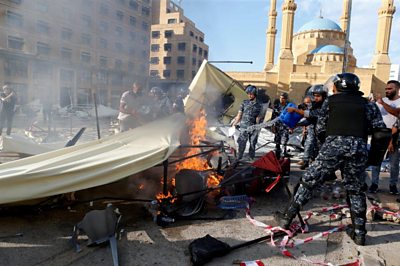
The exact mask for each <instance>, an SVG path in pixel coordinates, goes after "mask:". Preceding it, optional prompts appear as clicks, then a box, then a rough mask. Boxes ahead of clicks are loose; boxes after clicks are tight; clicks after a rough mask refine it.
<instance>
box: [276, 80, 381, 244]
mask: <svg viewBox="0 0 400 266" xmlns="http://www.w3.org/2000/svg"><path fill="white" fill-rule="evenodd" d="M333 84H334V86H333V93H334V94H333V95H332V96H329V97H328V99H327V100H326V101H325V102H324V103H323V105H322V107H321V109H319V110H317V112H319V113H320V116H318V117H319V118H318V122H317V123H318V124H319V123H322V124H323V123H325V122H326V141H325V142H324V144H323V145H322V147H321V149H320V152H319V154H318V156H317V158H316V160H315V161H314V162H313V163H312V164H311V165H310V167H309V168H308V169H307V170H306V172H305V173H304V175H303V177H302V179H301V181H300V185H299V188H298V190H297V192H296V194H295V196H294V198H293V200H292V202H291V203H290V204H289V206H288V208H287V209H286V211H285V212H284V213H277V214H276V216H275V218H276V219H277V220H278V223H279V225H280V226H281V227H284V228H288V227H289V226H290V224H291V222H292V220H293V218H294V217H295V215H296V214H297V212H299V210H300V208H301V207H302V206H303V205H304V204H306V203H307V202H308V201H309V200H310V199H311V197H312V191H313V189H314V188H315V187H316V186H317V185H319V184H321V183H323V182H324V178H325V176H327V175H329V174H330V173H332V172H334V171H335V170H338V169H341V172H342V177H343V182H344V186H345V188H346V192H347V202H348V205H349V207H350V213H351V220H352V225H351V226H349V227H348V228H347V230H346V231H347V233H348V234H349V236H350V237H351V238H352V239H353V241H354V242H355V243H356V244H357V245H364V244H365V235H366V233H367V231H366V229H365V223H366V211H367V204H366V195H365V191H364V175H363V172H364V170H365V168H366V163H367V160H368V150H367V134H368V129H377V128H385V124H384V123H383V120H382V116H381V114H380V112H379V110H378V108H377V106H376V105H375V104H374V103H370V102H368V101H367V99H365V98H363V97H362V94H363V93H362V92H360V91H359V88H360V80H359V78H358V77H357V76H356V75H354V74H352V73H342V74H338V75H336V76H335V78H334V79H333ZM288 111H289V110H288Z"/></svg>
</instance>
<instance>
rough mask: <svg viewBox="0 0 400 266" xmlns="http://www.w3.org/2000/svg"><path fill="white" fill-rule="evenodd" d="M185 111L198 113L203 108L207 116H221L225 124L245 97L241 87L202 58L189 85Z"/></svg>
mask: <svg viewBox="0 0 400 266" xmlns="http://www.w3.org/2000/svg"><path fill="white" fill-rule="evenodd" d="M189 90H190V95H189V97H187V98H186V99H185V113H186V114H189V115H191V114H198V113H199V112H200V110H201V109H205V111H206V113H207V115H208V117H215V118H222V122H223V123H224V124H227V123H228V122H229V121H230V120H231V119H232V118H233V117H234V116H236V114H237V112H238V111H239V108H240V104H241V103H242V101H243V100H246V99H247V94H246V92H245V91H244V90H243V87H242V85H241V84H240V83H238V82H237V81H236V80H234V79H232V78H231V77H229V76H228V75H227V74H225V73H224V72H223V71H221V70H220V69H218V68H217V67H215V66H213V65H212V64H210V63H208V62H207V60H204V61H203V63H202V64H201V66H200V69H199V71H198V72H197V74H196V76H195V77H194V79H193V81H192V82H191V83H190V86H189Z"/></svg>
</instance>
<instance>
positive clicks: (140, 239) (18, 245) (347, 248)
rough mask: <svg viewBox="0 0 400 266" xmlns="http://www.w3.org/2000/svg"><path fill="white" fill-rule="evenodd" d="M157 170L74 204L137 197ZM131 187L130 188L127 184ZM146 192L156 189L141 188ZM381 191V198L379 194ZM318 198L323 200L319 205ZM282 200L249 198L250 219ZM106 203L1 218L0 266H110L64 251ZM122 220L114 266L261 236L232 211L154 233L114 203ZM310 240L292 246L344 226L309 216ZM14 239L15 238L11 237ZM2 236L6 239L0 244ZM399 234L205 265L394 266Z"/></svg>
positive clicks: (142, 213)
mask: <svg viewBox="0 0 400 266" xmlns="http://www.w3.org/2000/svg"><path fill="white" fill-rule="evenodd" d="M292 167H293V171H292V174H291V178H290V187H291V189H293V187H294V185H295V184H296V183H297V181H298V179H299V176H300V174H301V171H298V170H297V168H296V167H297V166H296V164H295V163H292ZM160 173H161V169H152V170H151V171H146V172H145V173H143V174H142V175H140V176H133V177H131V178H128V179H126V180H123V181H121V182H118V183H114V184H111V185H109V186H105V187H100V188H95V189H91V190H88V191H84V192H78V193H77V194H76V196H77V198H78V200H83V201H84V200H85V199H86V198H90V197H101V196H104V195H108V196H110V195H111V196H118V197H132V194H134V195H135V196H134V197H145V196H144V195H140V193H139V192H138V189H137V186H136V185H135V182H136V181H137V180H141V179H142V180H143V178H144V179H147V180H150V178H151V176H159V175H158V174H160ZM135 180H136V181H135ZM382 181H383V182H382V186H381V187H382V190H383V191H382V192H381V193H378V194H377V195H376V197H377V198H378V199H380V200H382V202H383V203H384V205H385V206H391V207H397V208H398V205H397V203H395V198H396V197H395V196H391V195H388V191H387V186H385V183H387V181H388V174H387V173H384V174H383V180H382ZM148 184H149V186H154V189H156V186H157V184H156V183H155V182H154V180H153V183H152V182H148ZM384 189H386V191H385V190H384ZM325 198H326V197H325ZM287 202H288V197H287V195H286V192H285V190H284V189H283V187H282V186H277V187H276V188H274V189H273V190H272V191H271V192H270V193H269V194H260V195H257V196H256V202H255V203H254V204H253V205H252V208H251V213H252V215H253V216H254V218H255V219H256V220H258V221H261V222H264V223H266V224H272V223H273V220H272V214H273V213H274V212H275V211H276V210H278V209H281V208H283V206H284V205H285V204H286V203H287ZM335 203H339V204H342V203H344V199H333V198H332V197H328V200H325V199H323V197H321V193H319V192H316V193H315V197H314V199H313V200H311V202H310V203H309V204H307V205H306V206H305V209H304V210H303V212H302V213H303V214H304V213H305V211H308V210H319V209H321V208H322V207H328V206H331V205H332V204H335ZM105 204H106V202H100V201H99V202H94V204H93V206H91V204H90V203H88V202H86V203H82V204H78V205H74V206H71V207H70V208H65V207H64V208H59V209H50V210H49V209H43V210H39V211H38V210H37V209H35V208H19V209H18V210H17V211H15V209H12V211H10V210H7V211H5V212H3V211H2V212H1V219H0V237H1V239H0V257H1V258H2V259H1V261H0V265H85V266H88V265H112V258H111V252H110V250H109V248H108V247H95V248H88V247H85V246H84V239H86V238H85V237H82V238H81V239H80V242H81V244H83V251H82V252H81V253H75V252H74V250H73V248H72V246H71V245H70V244H69V241H68V239H69V237H70V235H71V234H72V228H73V226H74V224H76V223H77V222H79V221H80V220H81V219H82V218H83V216H84V214H85V213H86V212H88V211H89V210H92V209H104V208H105ZM114 205H115V206H117V207H118V208H119V209H120V212H121V213H122V215H123V219H122V221H121V229H123V231H124V232H123V234H122V237H121V239H120V240H119V241H118V251H119V260H120V264H121V265H190V254H189V251H188V246H189V243H190V242H191V241H193V240H194V239H197V238H200V237H203V236H204V235H206V234H210V235H212V236H213V237H215V238H217V239H220V240H221V241H224V242H226V243H228V244H230V245H235V244H238V243H241V242H243V241H247V240H251V239H255V238H258V237H260V236H262V235H263V230H262V229H261V228H257V227H255V226H253V225H252V224H251V223H250V222H249V221H248V220H247V219H246V218H245V214H244V211H243V210H241V211H238V212H237V214H236V217H234V218H232V219H224V220H185V221H176V222H175V223H173V224H171V225H170V226H168V227H166V228H162V227H159V226H157V225H156V224H155V223H154V222H153V221H152V217H151V215H150V214H149V212H148V211H147V209H146V208H145V205H144V204H143V203H131V202H122V203H121V202H119V203H118V202H115V203H114ZM221 214H223V213H222V212H221V210H218V209H216V208H215V207H214V206H213V205H211V204H207V206H206V208H205V209H204V210H203V212H202V213H201V214H200V216H202V217H220V216H221ZM309 223H310V232H309V233H307V234H299V235H298V236H296V238H298V239H303V238H306V237H309V236H313V235H315V234H317V233H318V232H322V231H326V230H329V229H331V228H333V227H336V226H339V225H340V224H347V223H349V219H343V220H339V221H335V220H332V219H330V218H329V217H327V216H313V217H312V218H311V219H310V220H309ZM17 233H22V234H23V236H22V237H11V236H10V235H14V234H17ZM2 236H8V237H2ZM399 248H400V226H399V225H398V224H395V223H391V222H387V221H373V222H370V223H369V224H368V236H367V245H366V246H365V247H358V246H356V245H354V244H353V242H352V241H351V240H350V239H349V237H348V236H347V235H346V234H345V233H344V232H338V233H333V234H331V235H329V236H328V237H327V238H321V239H317V240H314V241H312V242H309V243H306V244H303V245H300V246H298V247H296V248H291V249H289V251H290V252H291V253H292V254H293V255H294V256H296V257H297V258H302V259H304V260H295V259H292V258H287V257H284V256H283V255H282V254H281V253H280V251H279V249H278V248H277V247H273V246H271V245H270V244H269V242H263V243H259V244H255V245H253V246H250V247H245V248H242V249H238V250H235V251H232V252H231V253H229V254H228V255H226V256H224V257H221V258H216V259H214V260H213V261H212V262H210V263H209V264H208V265H232V263H233V262H235V261H238V260H239V261H241V260H245V261H248V260H256V259H260V260H262V261H263V262H264V263H265V264H266V265H309V263H307V262H306V261H305V260H306V259H307V260H310V261H314V262H325V263H332V264H333V265H340V264H344V263H349V262H354V261H355V260H357V259H363V260H364V261H365V262H366V263H365V265H398V261H399V259H400V255H399V253H398V250H399Z"/></svg>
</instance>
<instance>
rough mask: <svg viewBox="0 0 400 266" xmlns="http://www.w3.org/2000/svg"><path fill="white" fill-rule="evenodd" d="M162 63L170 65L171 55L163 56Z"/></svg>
mask: <svg viewBox="0 0 400 266" xmlns="http://www.w3.org/2000/svg"><path fill="white" fill-rule="evenodd" d="M164 64H166V65H170V64H171V57H170V56H165V57H164Z"/></svg>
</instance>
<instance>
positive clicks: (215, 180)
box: [176, 110, 222, 186]
mask: <svg viewBox="0 0 400 266" xmlns="http://www.w3.org/2000/svg"><path fill="white" fill-rule="evenodd" d="M187 123H188V125H189V127H190V129H189V135H190V144H191V145H194V146H195V145H200V144H201V143H200V141H201V140H204V139H205V137H206V133H207V130H206V129H207V119H206V113H205V111H204V110H201V111H200V113H199V116H198V117H196V118H195V119H193V120H189V121H187ZM200 152H201V150H200V149H198V148H192V149H190V150H189V151H188V152H187V153H186V154H185V157H189V156H192V155H195V154H198V153H200ZM181 169H193V170H197V171H204V170H208V169H211V167H210V166H209V165H208V163H207V160H206V159H205V158H202V157H199V156H195V157H192V158H189V159H186V160H184V161H182V162H180V163H179V164H177V165H176V170H177V171H179V170H181ZM221 179H222V176H219V175H217V174H214V173H210V174H209V176H208V178H207V180H208V181H207V184H208V186H216V185H218V184H219V183H220V180H221Z"/></svg>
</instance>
